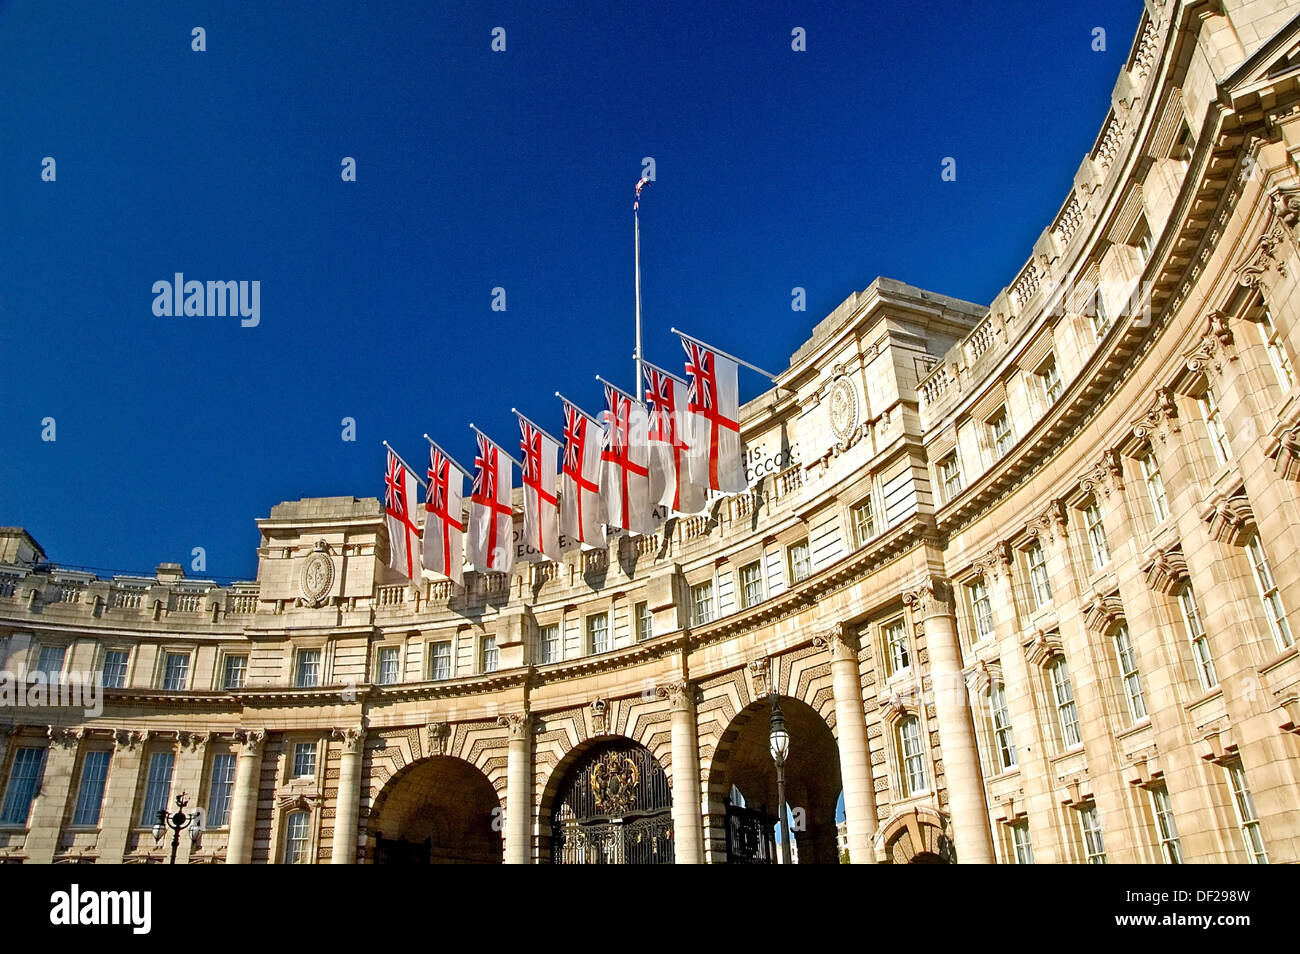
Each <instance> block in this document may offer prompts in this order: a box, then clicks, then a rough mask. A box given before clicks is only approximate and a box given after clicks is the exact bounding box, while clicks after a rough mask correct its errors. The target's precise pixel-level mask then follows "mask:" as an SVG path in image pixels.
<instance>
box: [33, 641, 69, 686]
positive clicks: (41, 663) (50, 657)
mask: <svg viewBox="0 0 1300 954" xmlns="http://www.w3.org/2000/svg"><path fill="white" fill-rule="evenodd" d="M67 654H68V647H66V646H42V647H41V651H40V652H39V653H37V655H36V671H37V672H43V673H45V675H46V676H47V677H48V678H49V680H50V682H54V681H56V680H57V679H58V678H59V677H60V676H61V675H62V674H63V660H64V657H65V656H67Z"/></svg>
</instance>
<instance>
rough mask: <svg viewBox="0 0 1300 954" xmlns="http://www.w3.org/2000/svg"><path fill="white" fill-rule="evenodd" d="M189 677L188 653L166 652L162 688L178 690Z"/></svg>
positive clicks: (184, 684) (183, 686)
mask: <svg viewBox="0 0 1300 954" xmlns="http://www.w3.org/2000/svg"><path fill="white" fill-rule="evenodd" d="M189 677H190V654H189V653H167V655H166V656H165V657H164V659H163V688H164V689H171V690H173V691H180V690H182V689H184V688H185V687H186V685H187V683H188V682H189ZM149 824H150V825H152V824H153V822H150V823H149Z"/></svg>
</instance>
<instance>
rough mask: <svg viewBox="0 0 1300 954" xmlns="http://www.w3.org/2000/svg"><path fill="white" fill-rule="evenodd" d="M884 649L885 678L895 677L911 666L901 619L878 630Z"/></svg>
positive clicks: (905, 630) (905, 633) (892, 621)
mask: <svg viewBox="0 0 1300 954" xmlns="http://www.w3.org/2000/svg"><path fill="white" fill-rule="evenodd" d="M880 636H881V643H882V647H883V649H884V654H883V655H884V660H885V678H886V679H888V678H889V677H890V676H896V675H898V674H899V673H900V672H902V671H903V670H904V669H906V668H907V667H908V666H910V665H911V664H912V660H911V656H910V655H909V654H908V651H907V629H906V627H904V625H903V620H902V619H896V620H891V621H890V622H888V623H886V624H885V625H884V626H882V627H881V629H880Z"/></svg>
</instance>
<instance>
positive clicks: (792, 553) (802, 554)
mask: <svg viewBox="0 0 1300 954" xmlns="http://www.w3.org/2000/svg"><path fill="white" fill-rule="evenodd" d="M786 563H787V565H788V567H789V570H790V583H791V585H793V584H795V583H798V582H799V581H800V580H803V579H807V577H808V575H809V574H810V573H812V551H811V550H809V549H808V541H807V540H800V541H799V542H798V543H792V544H790V548H789V550H787V551H786Z"/></svg>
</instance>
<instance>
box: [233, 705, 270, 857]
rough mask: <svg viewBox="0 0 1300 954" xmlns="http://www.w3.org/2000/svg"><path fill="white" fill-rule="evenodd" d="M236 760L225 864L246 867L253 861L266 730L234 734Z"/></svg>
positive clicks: (252, 730) (246, 730)
mask: <svg viewBox="0 0 1300 954" xmlns="http://www.w3.org/2000/svg"><path fill="white" fill-rule="evenodd" d="M235 741H236V742H237V743H238V744H239V758H238V759H236V761H235V791H234V794H233V795H232V796H231V806H230V841H229V842H228V843H227V846H226V864H228V865H246V864H248V863H249V862H250V861H252V860H253V830H254V828H255V827H256V825H257V790H258V786H259V784H260V781H261V775H262V747H263V746H264V745H265V744H266V730H265V729H240V730H239V731H238V732H236V733H235Z"/></svg>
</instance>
